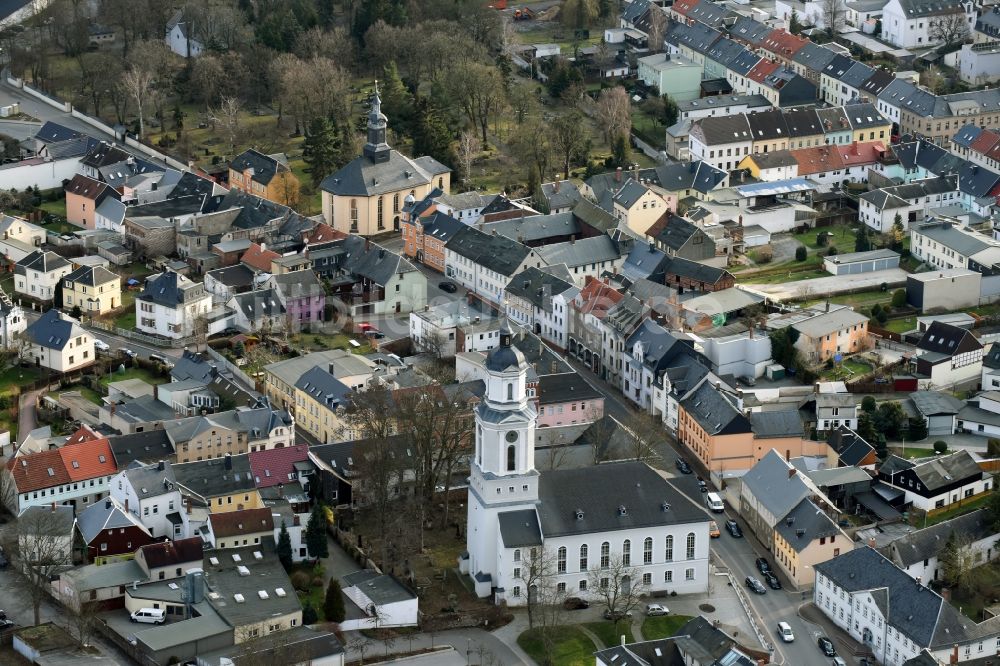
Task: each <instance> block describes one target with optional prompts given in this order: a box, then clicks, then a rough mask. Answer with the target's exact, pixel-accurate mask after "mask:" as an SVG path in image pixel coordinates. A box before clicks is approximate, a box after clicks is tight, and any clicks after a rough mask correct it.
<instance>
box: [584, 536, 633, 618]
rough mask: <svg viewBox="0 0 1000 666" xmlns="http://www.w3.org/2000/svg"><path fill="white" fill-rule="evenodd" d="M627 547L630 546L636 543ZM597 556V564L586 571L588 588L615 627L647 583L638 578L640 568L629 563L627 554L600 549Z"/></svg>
mask: <svg viewBox="0 0 1000 666" xmlns="http://www.w3.org/2000/svg"><path fill="white" fill-rule="evenodd" d="M631 547H632V548H633V549H634V548H635V547H637V545H632V546H631ZM600 558H601V559H600V561H599V562H598V566H596V567H592V568H591V569H590V571H589V572H588V575H587V578H588V579H589V582H588V588H589V590H590V592H591V594H594V595H596V596H597V597H598V598H599V599H600V601H601V605H602V606H603V607H604V609H605V611H607V613H608V615H609V616H610V618H611V619H612V620H613V621H614V623H615V629H616V630H617V629H618V622H620V621H621V620H622V619H624V618H625V617H627V616H628V615H629V614H630V613H631V612H632V611H633V610H635V608H636V607H637V606H638V605H639V602H640V601H642V595H643V594H644V593H645V591H646V587H647V586H646V584H645V583H644V582H643V580H642V571H641V570H640V569H637V568H636V567H633V566H632V565H631V553H629V555H628V556H626V555H625V554H619V553H610V554H609V555H608V556H605V555H604V553H603V551H602V552H601V554H600Z"/></svg>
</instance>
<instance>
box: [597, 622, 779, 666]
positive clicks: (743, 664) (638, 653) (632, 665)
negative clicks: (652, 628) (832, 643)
mask: <svg viewBox="0 0 1000 666" xmlns="http://www.w3.org/2000/svg"><path fill="white" fill-rule="evenodd" d="M594 656H595V657H596V660H597V666H617V665H618V664H629V666H656V665H658V664H660V663H661V662H663V660H664V659H673V660H675V662H674V663H678V664H707V663H713V662H714V663H716V664H733V665H739V666H747V665H749V664H753V663H757V660H759V659H763V658H764V655H763V654H762V653H759V652H758V651H756V650H754V649H752V648H748V647H745V646H743V645H740V644H739V643H737V642H736V639H735V638H733V637H732V636H730V635H729V634H727V633H726V632H724V631H722V630H721V629H719V628H718V627H717V626H716V625H715V624H713V623H712V622H710V621H709V620H707V619H705V618H704V617H701V616H699V617H695V618H692V619H691V620H689V621H688V622H687V623H686V624H685V625H683V626H682V627H680V628H678V629H677V631H676V632H675V634H674V636H673V637H672V638H660V639H657V640H651V641H650V640H647V641H641V642H638V643H628V644H622V645H612V646H610V647H607V648H605V649H603V650H598V651H597V652H595V653H594ZM705 659H711V660H713V661H712V662H708V661H704V660H705ZM666 663H670V662H666Z"/></svg>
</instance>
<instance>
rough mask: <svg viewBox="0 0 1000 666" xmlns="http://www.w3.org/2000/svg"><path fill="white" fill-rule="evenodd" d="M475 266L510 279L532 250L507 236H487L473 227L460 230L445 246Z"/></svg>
mask: <svg viewBox="0 0 1000 666" xmlns="http://www.w3.org/2000/svg"><path fill="white" fill-rule="evenodd" d="M445 247H446V248H447V249H448V250H451V251H452V252H455V253H456V254H458V255H459V256H461V257H464V258H466V259H468V260H470V261H471V262H473V263H475V264H479V265H480V266H482V267H484V268H487V269H489V270H492V271H495V272H497V273H499V274H500V275H503V276H506V277H510V276H512V275H513V274H514V271H515V270H517V269H518V268H519V267H520V266H521V262H523V261H524V259H525V257H527V256H528V254H530V253H531V248H529V247H528V246H527V245H524V244H522V243H518V242H517V241H514V240H511V239H509V238H507V237H505V236H500V235H496V236H494V235H492V234H486V233H483V232H482V231H479V230H478V229H475V228H473V227H465V228H464V229H462V230H460V231H459V232H458V233H456V234H455V235H454V236H452V238H451V240H449V241H448V243H447V245H446V246H445Z"/></svg>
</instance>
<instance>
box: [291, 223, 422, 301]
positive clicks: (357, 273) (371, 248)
mask: <svg viewBox="0 0 1000 666" xmlns="http://www.w3.org/2000/svg"><path fill="white" fill-rule="evenodd" d="M309 257H310V259H312V261H313V271H312V272H313V273H315V275H317V276H319V277H322V278H323V279H325V280H326V281H328V282H329V283H331V284H332V287H333V290H334V293H335V295H336V297H337V298H339V299H340V300H341V301H342V302H343V303H344V304H345V305H346V306H348V307H349V308H350V311H351V314H352V316H358V315H382V314H390V313H404V312H413V311H415V310H420V309H422V308H423V307H424V305H426V303H427V278H426V277H425V276H424V274H423V273H421V272H420V271H419V270H417V267H416V266H414V265H413V264H412V263H410V262H409V261H408V260H406V259H405V258H403V257H402V256H400V255H399V254H397V253H395V252H391V251H389V250H387V249H385V248H384V247H382V246H380V245H377V244H375V243H372V242H371V241H370V240H368V239H366V238H362V237H360V236H355V235H351V236H347V237H346V238H343V239H340V240H336V241H333V242H332V243H324V244H322V245H318V246H316V247H314V248H311V249H310V250H309ZM289 275H290V276H294V275H295V273H289V274H288V275H286V276H279V277H278V278H277V279H278V281H279V282H281V281H282V280H283V281H286V282H287V283H288V284H292V283H293V280H294V278H290V277H289ZM306 279H310V278H308V276H307V278H306ZM312 279H313V280H315V278H312ZM316 286H317V287H318V289H314V290H313V291H312V293H311V295H312V298H313V306H314V307H313V310H314V311H315V312H319V311H321V310H322V309H323V308H322V304H321V303H320V302H319V300H317V299H322V300H324V301H325V298H324V294H325V291H324V290H323V285H321V284H319V282H318V280H316ZM321 292H322V293H321ZM316 305H320V307H319V308H318V309H316V307H315V306H316ZM313 321H318V320H316V319H314V320H313Z"/></svg>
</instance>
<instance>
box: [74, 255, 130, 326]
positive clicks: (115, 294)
mask: <svg viewBox="0 0 1000 666" xmlns="http://www.w3.org/2000/svg"><path fill="white" fill-rule="evenodd" d="M121 283H122V280H121V277H120V276H119V275H117V274H116V273H112V272H111V271H109V270H108V269H106V268H104V267H102V266H81V267H80V268H77V269H76V270H75V271H73V272H71V273H68V274H67V275H66V277H64V278H63V281H62V289H63V307H65V308H73V307H79V308H80V310H81V311H83V312H84V313H86V314H89V315H91V316H94V315H103V314H107V313H108V312H111V311H112V310H114V309H116V308H118V307H120V306H121V304H122V286H121Z"/></svg>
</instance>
